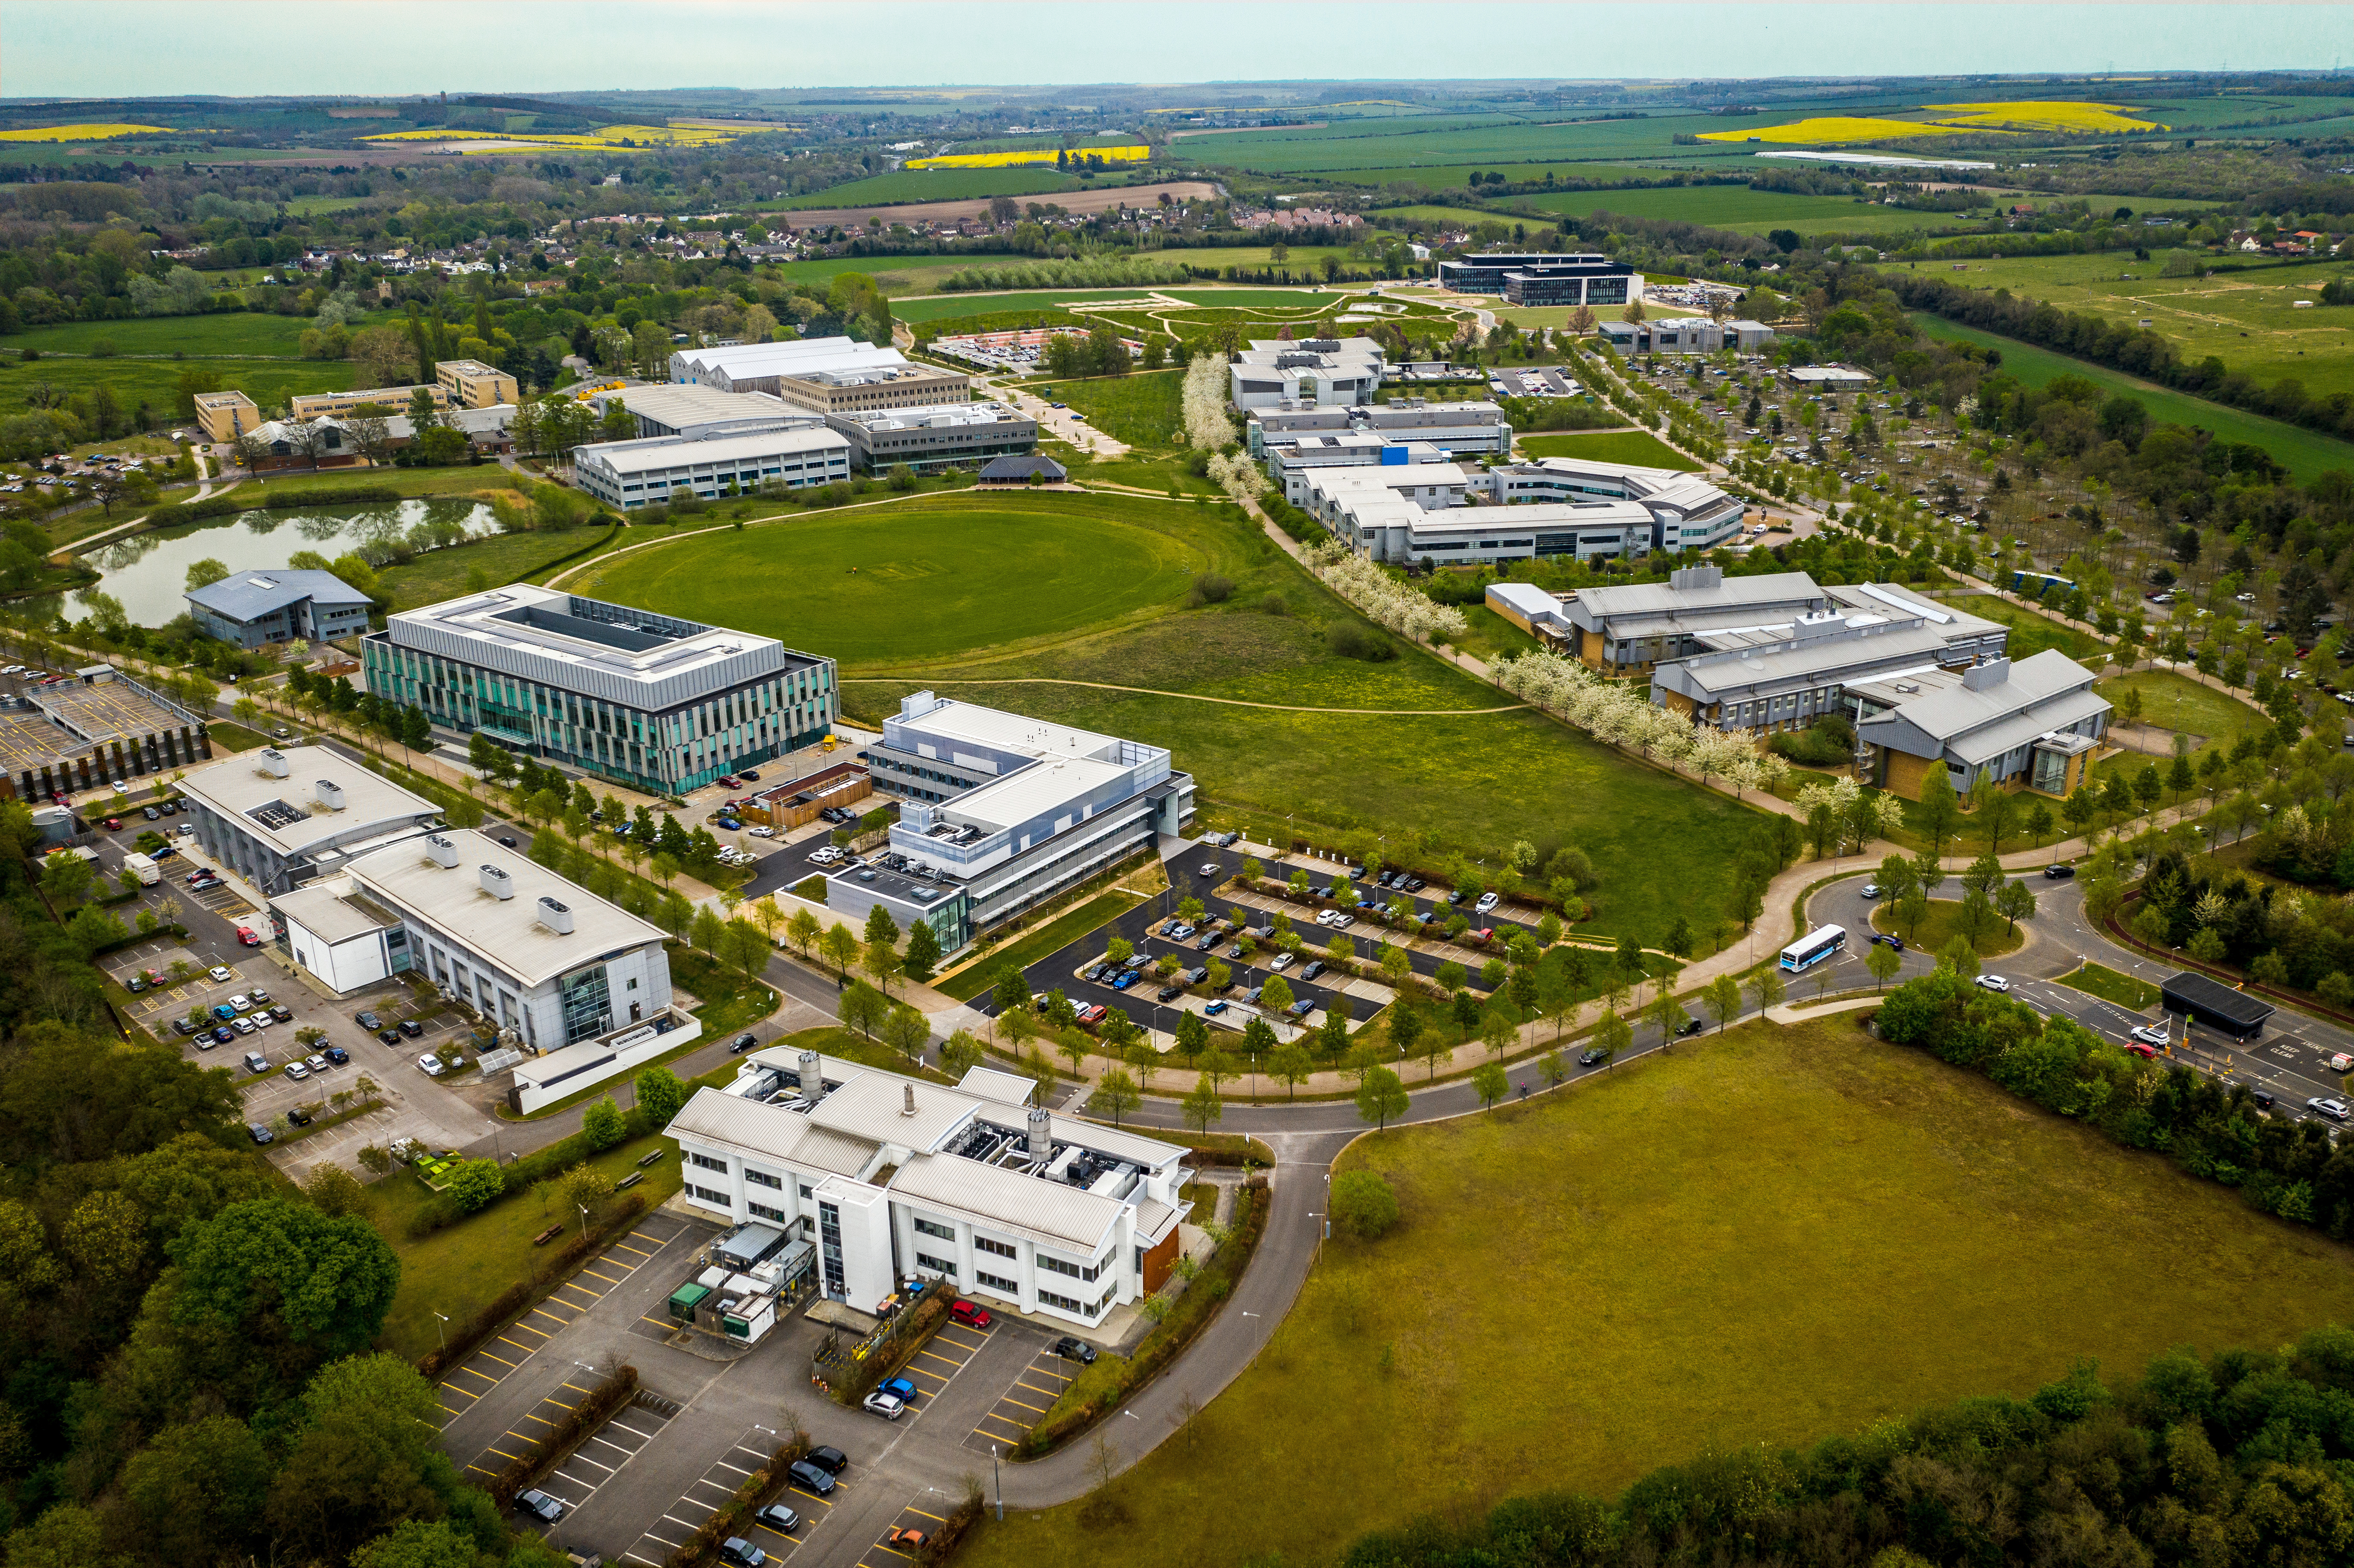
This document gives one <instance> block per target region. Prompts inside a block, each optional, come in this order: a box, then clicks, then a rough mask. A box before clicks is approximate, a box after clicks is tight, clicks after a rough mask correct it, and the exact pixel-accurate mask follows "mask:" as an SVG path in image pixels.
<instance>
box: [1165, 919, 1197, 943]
mask: <svg viewBox="0 0 2354 1568" xmlns="http://www.w3.org/2000/svg"><path fill="white" fill-rule="evenodd" d="M1192 935H1193V927H1191V926H1188V925H1186V924H1185V923H1184V922H1182V921H1180V922H1178V923H1177V924H1176V925H1174V926H1172V927H1170V928H1169V939H1170V940H1171V941H1172V942H1182V941H1183V940H1185V938H1188V937H1191V936H1192Z"/></svg>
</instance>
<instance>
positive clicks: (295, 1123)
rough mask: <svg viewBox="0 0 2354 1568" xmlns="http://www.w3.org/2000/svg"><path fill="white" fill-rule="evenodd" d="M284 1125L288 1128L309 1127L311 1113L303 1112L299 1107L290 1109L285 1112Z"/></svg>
mask: <svg viewBox="0 0 2354 1568" xmlns="http://www.w3.org/2000/svg"><path fill="white" fill-rule="evenodd" d="M286 1125H287V1126H289V1127H308V1126H310V1125H311V1113H310V1112H309V1111H306V1110H304V1109H303V1108H302V1107H301V1106H293V1107H289V1108H288V1110H287V1112H286Z"/></svg>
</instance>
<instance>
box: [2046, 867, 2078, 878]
mask: <svg viewBox="0 0 2354 1568" xmlns="http://www.w3.org/2000/svg"><path fill="white" fill-rule="evenodd" d="M2043 874H2044V875H2045V876H2047V877H2049V878H2051V879H2052V881H2053V882H2065V881H2067V880H2068V879H2069V878H2070V877H2072V876H2073V875H2075V874H2076V868H2075V867H2074V866H2073V865H2057V864H2054V865H2047V866H2045V867H2044V868H2043Z"/></svg>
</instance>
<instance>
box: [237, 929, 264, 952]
mask: <svg viewBox="0 0 2354 1568" xmlns="http://www.w3.org/2000/svg"><path fill="white" fill-rule="evenodd" d="M237 939H238V940H239V941H240V942H243V943H244V944H245V945H246V946H247V947H249V948H258V947H260V946H261V938H259V937H257V936H255V935H254V934H253V931H252V929H251V928H250V927H245V926H239V927H238V928H237Z"/></svg>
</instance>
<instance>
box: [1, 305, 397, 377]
mask: <svg viewBox="0 0 2354 1568" xmlns="http://www.w3.org/2000/svg"><path fill="white" fill-rule="evenodd" d="M399 319H400V315H399V313H398V312H396V311H376V312H371V313H368V314H367V315H366V316H364V317H363V318H362V319H361V320H359V321H356V322H355V323H352V325H353V330H354V331H357V330H359V329H360V328H362V327H368V326H377V325H381V324H382V323H386V322H393V321H398V320H399ZM312 325H313V323H312V321H311V319H310V317H308V316H281V315H276V314H272V313H256V312H251V311H220V312H217V313H212V314H209V315H201V316H139V317H133V318H132V319H130V320H126V321H101V322H59V323H55V324H53V325H50V326H37V327H27V328H26V329H25V330H23V331H22V332H19V333H16V334H12V335H11V336H10V337H9V339H8V346H9V347H10V348H15V349H27V348H31V349H37V350H39V351H40V352H41V353H42V354H43V355H52V354H70V355H86V354H89V353H90V351H91V350H92V349H93V348H95V347H96V346H97V345H98V344H101V343H111V344H113V345H114V348H115V352H116V353H117V354H119V355H161V356H165V357H169V356H173V355H186V356H187V357H190V358H198V359H201V358H204V357H207V356H209V355H223V356H229V355H255V356H260V357H267V358H273V359H299V358H301V356H302V334H303V333H305V332H306V331H308V330H310V328H311V327H312ZM313 363H317V364H323V365H333V364H338V363H342V362H340V361H335V360H320V361H314V362H313Z"/></svg>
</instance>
